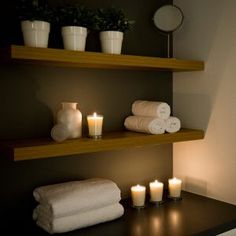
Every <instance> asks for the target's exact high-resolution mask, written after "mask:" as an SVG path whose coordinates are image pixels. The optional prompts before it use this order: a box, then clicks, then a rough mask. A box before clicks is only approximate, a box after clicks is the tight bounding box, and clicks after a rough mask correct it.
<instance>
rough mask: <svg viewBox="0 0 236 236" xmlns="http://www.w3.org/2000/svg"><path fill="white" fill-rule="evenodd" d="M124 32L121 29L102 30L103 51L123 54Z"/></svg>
mask: <svg viewBox="0 0 236 236" xmlns="http://www.w3.org/2000/svg"><path fill="white" fill-rule="evenodd" d="M123 36H124V33H123V32H120V31H102V32H100V41H101V49H102V52H105V53H110V54H121V49H122V42H123Z"/></svg>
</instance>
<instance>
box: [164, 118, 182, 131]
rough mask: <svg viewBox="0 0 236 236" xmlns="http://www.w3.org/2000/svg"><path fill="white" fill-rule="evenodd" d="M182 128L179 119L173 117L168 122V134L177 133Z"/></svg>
mask: <svg viewBox="0 0 236 236" xmlns="http://www.w3.org/2000/svg"><path fill="white" fill-rule="evenodd" d="M180 128H181V122H180V120H179V118H177V117H174V116H171V117H169V118H168V119H167V120H166V131H167V132H168V133H175V132H177V131H179V130H180Z"/></svg>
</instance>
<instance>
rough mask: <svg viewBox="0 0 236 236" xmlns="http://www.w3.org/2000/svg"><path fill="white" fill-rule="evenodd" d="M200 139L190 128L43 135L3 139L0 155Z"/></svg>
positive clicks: (198, 132)
mask: <svg viewBox="0 0 236 236" xmlns="http://www.w3.org/2000/svg"><path fill="white" fill-rule="evenodd" d="M203 138H204V132H203V131H202V130H192V129H181V130H180V131H178V132H176V133H172V134H170V133H165V134H159V135H149V134H142V133H136V132H129V131H123V132H112V133H107V134H104V135H103V137H102V139H99V140H93V139H91V138H80V139H74V140H67V141H64V142H61V143H58V142H55V141H53V140H52V139H50V138H45V139H30V140H16V141H10V142H4V143H1V145H0V146H1V152H2V153H3V154H4V155H6V156H7V157H9V158H11V159H13V160H15V161H22V160H32V159H39V158H48V157H59V156H70V155H76V154H80V153H91V152H100V151H107V150H116V149H123V148H128V147H142V146H146V145H158V144H167V143H174V142H181V141H190V140H197V139H203Z"/></svg>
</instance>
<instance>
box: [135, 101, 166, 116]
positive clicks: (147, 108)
mask: <svg viewBox="0 0 236 236" xmlns="http://www.w3.org/2000/svg"><path fill="white" fill-rule="evenodd" d="M132 112H133V114H134V115H136V116H155V117H159V118H161V119H164V120H165V119H167V118H169V116H170V106H169V105H168V104H167V103H165V102H152V101H143V100H137V101H135V102H134V103H133V104H132Z"/></svg>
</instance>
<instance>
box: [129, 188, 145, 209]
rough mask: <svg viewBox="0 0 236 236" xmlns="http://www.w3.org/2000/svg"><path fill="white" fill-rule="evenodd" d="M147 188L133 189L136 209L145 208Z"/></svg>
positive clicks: (132, 194)
mask: <svg viewBox="0 0 236 236" xmlns="http://www.w3.org/2000/svg"><path fill="white" fill-rule="evenodd" d="M145 195H146V187H145V186H141V185H136V186H132V187H131V196H132V202H133V206H134V207H143V206H144V205H145Z"/></svg>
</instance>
